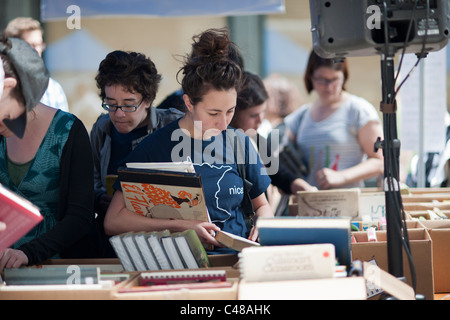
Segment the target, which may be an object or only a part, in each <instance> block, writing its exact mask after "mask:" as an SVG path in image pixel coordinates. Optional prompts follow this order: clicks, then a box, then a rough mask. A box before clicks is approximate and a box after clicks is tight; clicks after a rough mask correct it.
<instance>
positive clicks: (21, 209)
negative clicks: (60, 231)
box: [0, 184, 43, 252]
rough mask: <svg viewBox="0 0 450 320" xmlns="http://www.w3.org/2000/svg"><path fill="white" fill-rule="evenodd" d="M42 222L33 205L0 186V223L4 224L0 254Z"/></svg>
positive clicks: (37, 210)
mask: <svg viewBox="0 0 450 320" xmlns="http://www.w3.org/2000/svg"><path fill="white" fill-rule="evenodd" d="M42 220H43V217H42V215H41V213H40V212H39V209H38V208H37V207H36V206H35V205H33V204H32V203H31V202H29V201H28V200H26V199H24V198H23V197H21V196H19V195H17V194H15V193H13V192H11V191H9V190H8V189H6V188H5V187H4V186H2V185H1V184H0V221H1V222H3V223H5V224H6V230H4V231H0V252H2V251H3V250H5V249H6V248H8V247H9V246H11V245H13V244H14V243H15V242H16V241H17V240H19V239H20V238H22V237H23V236H24V235H26V234H27V233H28V232H29V231H30V230H31V229H32V228H33V227H34V226H36V225H37V224H38V223H39V222H41V221H42Z"/></svg>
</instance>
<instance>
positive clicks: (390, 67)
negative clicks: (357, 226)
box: [375, 48, 425, 300]
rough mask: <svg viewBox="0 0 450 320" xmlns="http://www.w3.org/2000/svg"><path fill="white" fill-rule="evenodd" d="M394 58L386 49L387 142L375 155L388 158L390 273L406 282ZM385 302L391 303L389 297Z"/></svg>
mask: <svg viewBox="0 0 450 320" xmlns="http://www.w3.org/2000/svg"><path fill="white" fill-rule="evenodd" d="M394 55H395V50H394V49H393V48H386V50H385V53H383V54H382V55H381V75H382V91H383V100H382V102H381V104H380V111H381V112H382V113H383V133H384V141H381V139H380V138H378V140H377V142H376V143H375V151H377V150H378V149H382V150H383V154H384V180H383V189H384V192H385V201H386V227H387V230H386V236H387V257H388V272H389V273H390V274H391V275H393V276H394V277H396V278H397V279H399V280H401V281H405V282H406V279H405V277H404V273H403V244H404V243H405V242H407V241H409V240H408V237H407V232H408V231H407V230H406V229H405V228H404V226H403V221H402V220H403V219H402V215H403V204H402V197H401V190H400V182H399V181H400V180H399V157H400V140H398V137H397V116H396V111H397V104H396V101H395V77H394ZM408 245H409V244H408ZM383 298H384V299H391V297H389V296H386V295H384V296H383ZM416 299H417V300H424V299H425V297H424V296H423V295H421V294H416Z"/></svg>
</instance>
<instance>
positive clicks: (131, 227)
mask: <svg viewBox="0 0 450 320" xmlns="http://www.w3.org/2000/svg"><path fill="white" fill-rule="evenodd" d="M189 229H194V230H195V232H196V233H197V235H198V237H199V238H200V241H202V242H204V243H209V244H213V245H216V246H220V244H219V243H218V242H217V240H216V239H215V238H214V236H213V235H212V234H213V232H214V231H219V230H220V229H219V227H217V226H216V225H215V224H213V223H209V222H204V221H197V220H179V219H171V220H169V219H153V218H148V217H144V216H141V215H139V214H136V213H134V212H132V211H130V210H128V209H127V208H126V205H125V200H124V198H123V193H122V191H119V190H117V191H116V192H115V193H114V196H113V199H112V201H111V205H110V206H109V208H108V211H107V212H106V216H105V231H106V233H107V234H109V235H116V234H121V233H125V232H131V231H134V232H139V231H147V232H148V231H161V230H169V231H170V232H171V233H172V232H182V231H185V230H189Z"/></svg>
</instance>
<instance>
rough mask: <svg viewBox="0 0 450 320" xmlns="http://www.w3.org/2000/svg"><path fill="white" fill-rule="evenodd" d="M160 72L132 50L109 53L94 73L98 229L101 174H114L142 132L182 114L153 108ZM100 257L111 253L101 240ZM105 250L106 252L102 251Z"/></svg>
mask: <svg viewBox="0 0 450 320" xmlns="http://www.w3.org/2000/svg"><path fill="white" fill-rule="evenodd" d="M160 81H161V75H160V74H158V71H157V69H156V67H155V64H154V63H153V61H152V60H150V59H149V58H147V57H146V56H145V55H143V54H141V53H137V52H124V51H113V52H111V53H109V54H108V55H107V56H106V58H105V59H104V60H103V61H102V62H101V63H100V66H99V70H98V74H97V76H96V82H97V87H98V88H99V89H100V97H101V99H102V107H103V108H104V109H105V110H106V111H107V112H108V113H107V114H102V115H101V116H100V117H99V118H98V119H97V121H96V123H95V124H94V125H93V127H92V131H91V145H92V152H93V154H94V189H95V210H96V213H97V215H98V216H97V222H98V223H99V226H100V229H101V233H102V234H103V235H104V233H103V220H104V217H105V214H106V210H107V209H108V207H109V204H110V202H111V199H112V195H111V194H110V193H109V194H108V193H107V179H108V178H107V177H108V176H115V175H117V169H118V166H119V163H120V161H121V160H123V158H125V157H126V156H128V154H129V153H131V151H132V150H133V149H134V148H135V147H136V146H137V144H138V143H139V142H140V141H142V140H143V139H144V138H145V137H146V136H148V135H149V134H151V133H152V132H154V131H155V130H156V129H159V128H161V127H163V126H165V125H166V124H168V123H169V122H172V121H173V120H175V119H178V118H180V117H181V116H183V113H182V112H181V111H179V110H176V109H173V108H169V109H163V110H160V109H157V108H155V107H153V106H152V104H153V101H154V100H155V97H156V94H157V91H158V88H159V83H160ZM104 245H105V246H106V249H103V250H102V251H103V252H104V253H102V254H101V255H102V256H105V257H111V256H114V255H115V254H114V252H113V250H112V248H111V247H110V245H109V242H108V241H106V242H104ZM105 250H106V252H105Z"/></svg>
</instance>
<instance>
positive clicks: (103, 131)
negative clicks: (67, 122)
mask: <svg viewBox="0 0 450 320" xmlns="http://www.w3.org/2000/svg"><path fill="white" fill-rule="evenodd" d="M149 112H150V119H149V123H148V127H147V132H148V134H147V136H148V135H149V134H151V133H152V132H154V131H156V130H157V129H159V128H162V127H164V126H165V125H167V124H168V123H170V122H172V121H174V120H176V119H179V118H181V117H182V116H183V115H184V113H183V112H181V111H179V110H177V109H174V108H169V109H157V108H155V107H150V111H149ZM112 125H113V124H112V122H111V119H110V118H109V114H102V115H100V116H99V117H98V119H97V121H96V122H95V123H94V125H93V126H92V130H91V135H90V139H91V146H92V154H93V158H94V193H95V203H96V204H97V201H98V199H99V198H100V196H101V195H102V194H104V193H106V182H105V177H106V175H107V170H108V165H109V159H110V158H111V126H112ZM145 137H146V136H144V137H141V138H139V139H137V140H135V141H133V145H132V149H134V148H135V147H136V146H137V144H138V143H139V142H141V141H142V140H143V139H144V138H145ZM96 207H97V205H96Z"/></svg>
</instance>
